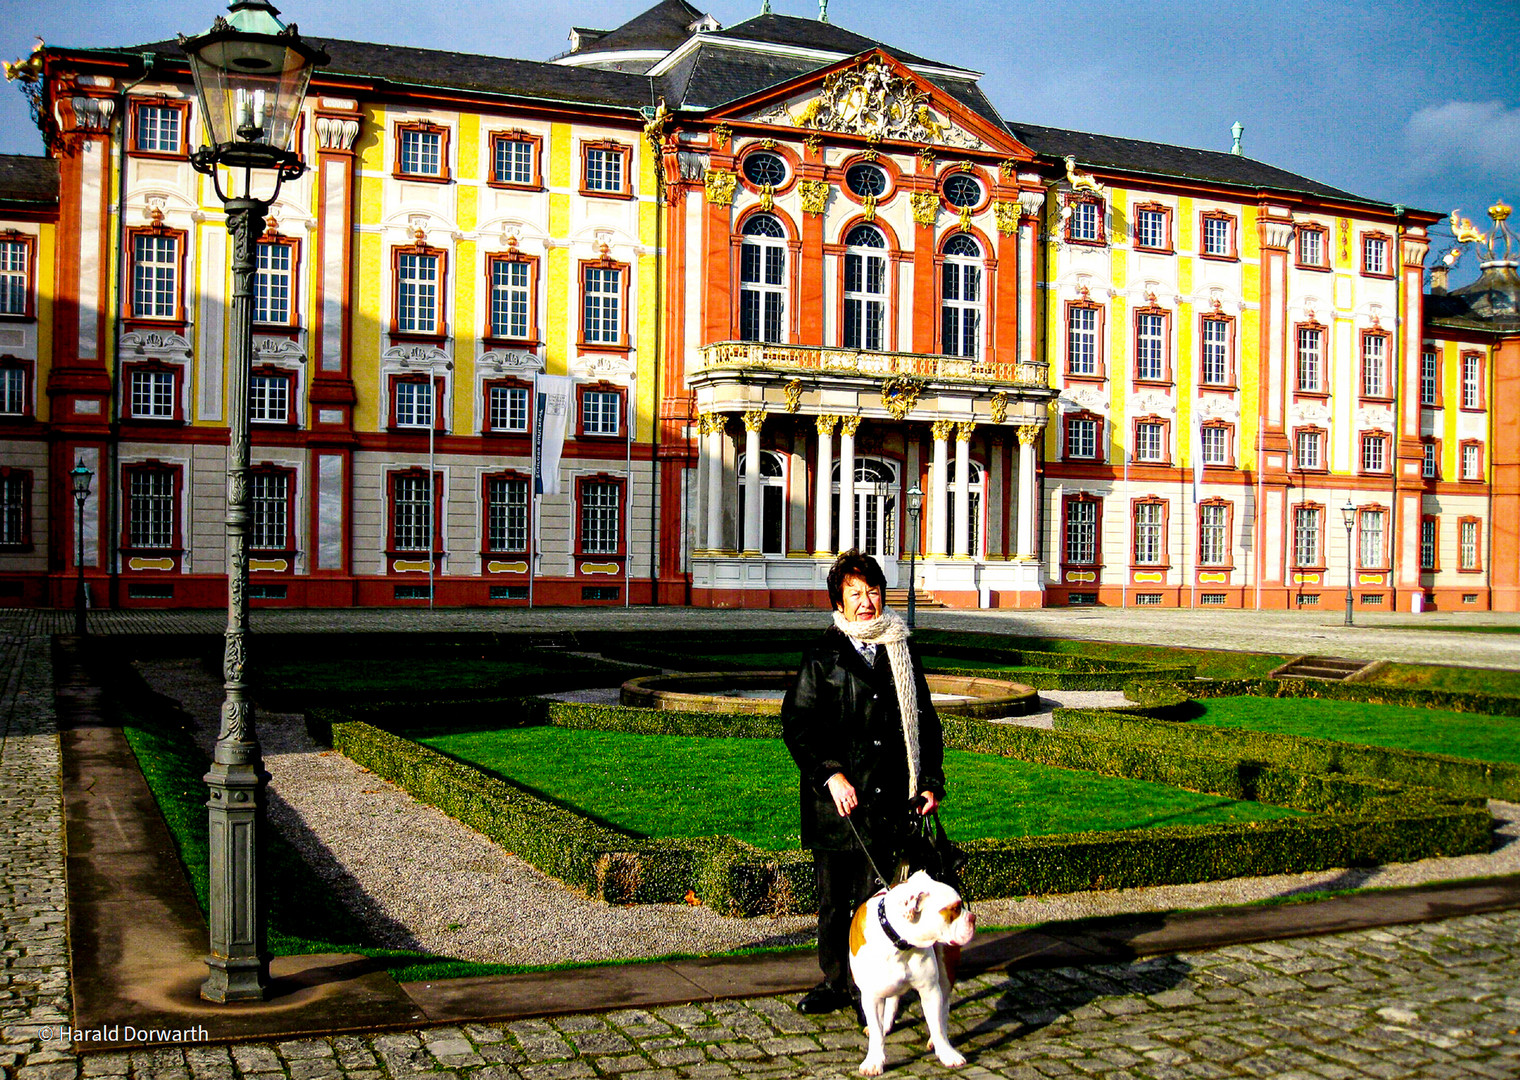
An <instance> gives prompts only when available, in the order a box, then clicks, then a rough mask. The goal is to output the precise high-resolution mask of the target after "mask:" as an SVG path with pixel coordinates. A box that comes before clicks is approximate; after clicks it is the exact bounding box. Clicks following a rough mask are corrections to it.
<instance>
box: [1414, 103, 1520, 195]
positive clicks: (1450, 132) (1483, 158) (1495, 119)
mask: <svg viewBox="0 0 1520 1080" xmlns="http://www.w3.org/2000/svg"><path fill="white" fill-rule="evenodd" d="M1404 147H1405V150H1406V152H1407V153H1408V155H1409V169H1410V172H1411V173H1412V174H1413V175H1414V176H1417V177H1426V176H1437V175H1440V174H1443V173H1446V174H1450V173H1453V172H1456V171H1459V170H1467V169H1473V170H1477V171H1481V172H1491V173H1500V174H1509V173H1511V172H1512V171H1513V170H1514V167H1515V162H1517V161H1520V107H1516V108H1513V109H1510V108H1506V107H1505V105H1504V103H1503V102H1502V101H1448V102H1446V104H1444V105H1433V106H1430V107H1428V108H1424V109H1421V110H1419V111H1418V112H1416V113H1415V114H1414V115H1413V116H1411V117H1410V118H1409V120H1408V122H1407V123H1406V124H1405V125H1404Z"/></svg>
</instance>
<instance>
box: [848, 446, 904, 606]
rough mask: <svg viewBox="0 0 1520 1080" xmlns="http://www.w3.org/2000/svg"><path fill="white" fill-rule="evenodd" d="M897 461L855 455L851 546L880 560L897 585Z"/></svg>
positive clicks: (889, 578) (888, 578)
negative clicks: (853, 542) (852, 536)
mask: <svg viewBox="0 0 1520 1080" xmlns="http://www.w3.org/2000/svg"><path fill="white" fill-rule="evenodd" d="M898 487H899V483H898V469H897V465H896V464H894V463H893V462H891V461H887V460H885V459H883V458H872V457H860V458H856V459H855V507H854V512H855V546H856V547H858V548H859V549H860V550H861V551H863V552H865V553H866V554H867V555H871V556H873V557H875V559H876V561H877V562H879V563H880V564H881V569H882V573H884V574H885V575H886V577H887V584H888V585H891V586H894V587H895V586H896V585H897V492H898ZM832 504H833V514H834V536H836V537H837V536H838V535H839V463H838V462H835V464H834V497H833V499H832Z"/></svg>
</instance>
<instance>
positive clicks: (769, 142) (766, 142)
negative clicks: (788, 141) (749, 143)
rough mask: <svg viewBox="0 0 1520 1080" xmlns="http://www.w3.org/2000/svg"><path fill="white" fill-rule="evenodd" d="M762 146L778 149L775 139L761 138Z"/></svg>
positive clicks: (768, 148) (763, 147)
mask: <svg viewBox="0 0 1520 1080" xmlns="http://www.w3.org/2000/svg"><path fill="white" fill-rule="evenodd" d="M760 147H761V149H763V150H774V149H776V140H775V139H761V140H760Z"/></svg>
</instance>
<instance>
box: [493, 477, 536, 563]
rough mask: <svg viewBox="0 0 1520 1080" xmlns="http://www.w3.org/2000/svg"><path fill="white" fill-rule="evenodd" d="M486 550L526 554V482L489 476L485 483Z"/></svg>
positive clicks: (517, 478) (520, 479)
mask: <svg viewBox="0 0 1520 1080" xmlns="http://www.w3.org/2000/svg"><path fill="white" fill-rule="evenodd" d="M486 550H487V551H498V552H526V551H527V550H528V481H527V480H526V479H524V478H522V477H517V476H492V477H490V478H489V479H487V481H486Z"/></svg>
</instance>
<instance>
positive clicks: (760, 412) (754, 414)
mask: <svg viewBox="0 0 1520 1080" xmlns="http://www.w3.org/2000/svg"><path fill="white" fill-rule="evenodd" d="M763 423H765V410H764V409H745V410H744V430H745V431H759V430H760V425H761V424H763Z"/></svg>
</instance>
